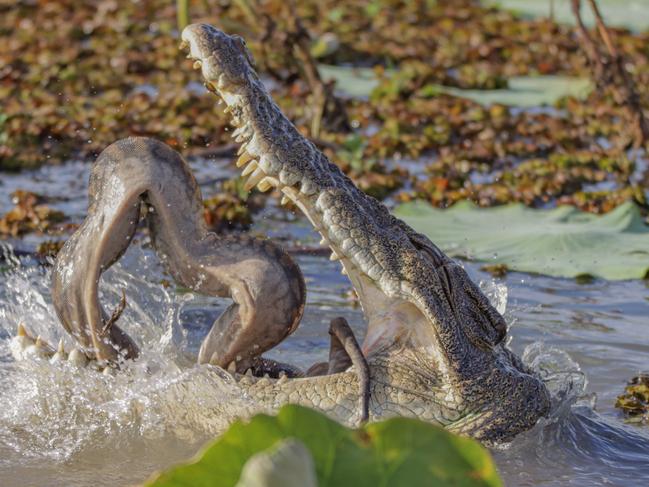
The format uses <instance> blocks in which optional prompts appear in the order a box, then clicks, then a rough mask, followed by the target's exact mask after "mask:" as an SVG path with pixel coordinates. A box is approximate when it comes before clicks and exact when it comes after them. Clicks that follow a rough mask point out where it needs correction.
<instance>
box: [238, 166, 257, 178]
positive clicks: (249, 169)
mask: <svg viewBox="0 0 649 487" xmlns="http://www.w3.org/2000/svg"><path fill="white" fill-rule="evenodd" d="M258 167H259V166H257V163H256V162H252V163H250V164H248V165H247V166H246V168H245V169H244V170H243V171H241V176H242V177H246V176H247V175H248V174H250V173H252V172H253V171H255V170H256V169H257V168H258Z"/></svg>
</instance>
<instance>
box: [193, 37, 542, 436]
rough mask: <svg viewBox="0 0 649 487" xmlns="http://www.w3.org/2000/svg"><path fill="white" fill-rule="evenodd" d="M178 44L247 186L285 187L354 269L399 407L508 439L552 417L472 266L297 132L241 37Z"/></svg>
mask: <svg viewBox="0 0 649 487" xmlns="http://www.w3.org/2000/svg"><path fill="white" fill-rule="evenodd" d="M181 47H185V48H187V47H188V48H189V56H188V57H190V58H192V59H194V67H195V68H196V69H199V68H200V69H201V71H202V75H203V78H204V80H205V83H206V86H207V87H208V89H209V90H210V91H212V92H214V93H215V94H216V95H217V97H218V98H219V100H220V102H224V103H225V105H226V107H225V112H226V113H227V114H229V116H230V122H231V124H232V125H234V126H235V127H237V128H236V130H235V131H234V133H233V137H234V139H235V141H236V142H238V143H239V144H241V146H240V149H239V159H238V161H237V166H238V167H240V168H243V175H244V176H249V178H248V180H247V182H246V184H245V187H246V188H247V189H252V188H253V187H255V186H256V187H258V188H259V189H260V190H261V191H266V190H268V189H270V188H276V189H277V190H278V191H280V192H281V193H283V195H284V200H287V199H288V200H291V201H292V202H293V203H294V204H295V205H297V206H298V207H299V208H300V209H301V211H302V212H303V213H304V214H305V215H306V217H307V218H308V219H309V220H310V222H311V224H312V225H313V227H314V228H315V230H316V231H318V232H319V233H320V234H321V236H322V243H323V244H325V245H327V246H329V248H330V249H331V252H332V254H331V259H332V260H336V261H339V262H340V264H341V265H342V270H343V273H344V274H347V275H348V276H349V279H350V281H351V283H352V285H353V286H354V288H355V290H356V292H357V294H358V296H359V299H360V302H361V306H362V309H363V312H364V315H365V317H366V320H367V325H368V330H367V335H366V337H365V341H364V344H363V349H364V352H365V354H366V356H367V358H368V361H369V362H370V365H371V373H372V380H373V381H374V382H376V383H381V384H383V385H385V387H386V388H387V389H386V390H389V391H391V394H392V396H393V397H399V394H402V397H405V396H403V395H404V394H405V395H407V396H408V399H407V401H408V402H409V403H408V404H401V405H399V407H401V409H399V411H400V412H403V411H404V407H405V410H410V411H422V410H426V411H428V412H429V413H430V414H427V415H426V414H424V415H423V416H428V417H430V418H434V419H435V420H436V421H438V422H440V423H442V424H445V425H446V426H449V427H452V428H455V429H457V430H459V431H464V432H469V433H471V434H473V435H474V436H479V437H483V438H489V439H503V438H509V437H511V436H512V435H513V434H515V433H517V432H519V431H522V430H525V429H527V428H529V427H531V426H532V425H533V424H534V423H535V422H536V421H537V419H538V418H539V417H540V416H542V415H544V414H545V413H547V411H548V408H549V398H548V393H547V390H546V389H545V386H544V385H543V384H542V382H541V381H540V380H539V379H538V378H537V377H535V376H534V375H533V374H532V373H531V372H530V371H529V370H528V369H527V368H526V367H525V366H524V365H523V364H522V363H521V361H520V360H519V359H518V358H517V357H516V356H515V355H514V354H513V353H511V352H510V351H509V350H508V349H507V348H506V347H505V346H504V344H503V339H504V337H505V336H506V331H507V328H506V324H505V322H504V320H503V318H502V316H501V315H500V314H499V313H498V312H497V311H496V310H495V309H494V308H493V307H492V305H491V304H490V303H489V301H488V300H487V298H486V297H485V296H484V295H483V294H482V292H481V291H480V289H479V288H478V287H477V286H476V285H475V284H474V283H473V282H472V281H471V279H470V278H469V277H468V276H467V274H466V272H465V271H464V270H463V268H462V267H461V266H459V265H458V264H457V263H456V262H454V261H453V260H451V259H449V258H448V257H447V256H446V255H445V254H444V253H443V252H442V251H441V250H440V249H438V248H437V247H436V246H435V245H434V244H433V243H432V242H431V241H430V240H429V239H428V238H426V237H425V236H423V235H420V234H418V233H416V232H415V231H414V230H412V229H411V228H410V227H408V225H406V224H405V223H404V222H402V221H400V220H398V219H396V218H395V217H393V216H392V215H391V214H390V213H389V212H388V210H387V209H386V208H385V206H383V205H382V204H381V203H380V202H378V201H376V200H375V199H373V198H371V197H369V196H367V195H365V194H364V193H362V192H361V191H360V190H358V189H357V188H356V187H355V185H354V184H353V183H352V182H351V181H350V180H349V179H348V178H347V177H346V176H345V175H344V174H343V173H342V172H341V171H340V170H339V169H338V167H337V166H336V165H334V164H332V163H331V162H330V161H329V160H328V159H327V158H326V156H325V155H324V154H322V153H321V152H320V151H319V150H318V149H317V148H316V147H315V145H314V144H313V143H312V142H311V141H309V140H308V139H306V138H305V137H304V136H302V135H301V134H300V133H299V132H298V130H297V129H296V128H295V126H294V125H293V124H292V123H291V122H290V121H289V120H288V119H287V118H286V117H285V116H284V115H283V114H282V112H281V111H280V109H279V108H278V107H277V105H276V104H275V103H274V102H273V100H272V99H271V97H270V95H269V93H268V92H267V90H266V89H265V87H264V85H263V84H262V82H261V81H260V78H259V76H258V75H257V74H256V72H255V70H254V62H253V60H252V56H251V55H250V53H249V52H248V50H247V49H246V46H245V43H244V41H243V40H242V39H241V38H240V37H238V36H229V35H227V34H225V33H223V32H221V31H219V30H218V29H216V28H214V27H212V26H209V25H205V24H194V25H190V26H188V27H186V28H185V29H184V31H183V33H182V44H181ZM396 370H399V371H400V372H398V373H397V372H395V371H396ZM376 400H378V399H376ZM404 401H405V399H404ZM374 409H376V408H374ZM378 409H381V408H380V407H379V408H378ZM384 409H385V410H386V411H388V410H390V407H388V406H385V405H384ZM394 411H396V410H394ZM419 415H420V416H422V414H419Z"/></svg>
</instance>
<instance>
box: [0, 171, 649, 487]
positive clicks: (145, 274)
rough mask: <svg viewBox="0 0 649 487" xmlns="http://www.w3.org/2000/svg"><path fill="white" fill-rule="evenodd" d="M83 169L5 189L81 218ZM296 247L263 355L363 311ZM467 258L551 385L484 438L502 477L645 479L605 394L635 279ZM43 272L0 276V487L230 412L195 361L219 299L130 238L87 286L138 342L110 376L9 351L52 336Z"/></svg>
mask: <svg viewBox="0 0 649 487" xmlns="http://www.w3.org/2000/svg"><path fill="white" fill-rule="evenodd" d="M210 164H213V163H210ZM194 166H195V169H197V170H198V173H199V181H204V182H206V183H209V182H210V181H209V180H208V179H207V174H208V173H209V174H210V177H213V176H214V166H212V172H209V171H203V172H201V171H202V170H203V168H204V167H207V165H204V164H203V163H202V162H200V161H199V162H197V163H195V164H194ZM219 167H221V166H219ZM86 169H87V166H83V165H76V166H74V165H73V166H67V167H66V168H65V170H66V171H68V172H69V175H70V178H69V179H68V180H69V181H70V182H72V183H73V184H74V187H73V189H70V188H69V187H67V186H66V187H65V188H62V187H61V184H62V183H61V182H60V181H59V180H58V179H57V180H56V181H55V180H47V171H48V170H44V172H43V171H39V173H38V174H37V176H38V177H39V178H40V182H39V179H33V178H31V177H30V175H21V176H15V177H16V178H18V177H20V178H24V179H23V181H24V182H25V184H22V185H21V186H20V187H27V186H28V184H29V183H30V181H32V182H31V184H41V188H42V189H45V190H47V191H49V194H50V195H51V196H57V191H58V195H60V194H65V195H66V198H65V200H63V199H59V200H57V201H55V202H54V203H53V205H54V206H56V205H67V207H66V209H67V211H68V213H69V214H72V215H75V217H78V218H81V217H82V215H83V211H84V209H85V182H82V181H84V178H80V177H79V172H81V171H86ZM221 169H222V168H221ZM223 170H224V169H223ZM66 174H68V173H67V172H66ZM74 174H76V176H73V175H74ZM201 174H205V175H206V177H205V179H201V177H202V176H201ZM34 181H36V182H34ZM4 183H5V184H4V185H2V186H0V205H2V204H6V201H7V196H6V195H7V194H8V192H9V188H10V187H11V188H16V187H17V186H16V184H17V182H16V181H12V180H9V179H7V178H4ZM28 189H29V188H28ZM33 189H39V188H38V187H36V188H33ZM2 211H4V209H3V210H2ZM270 215H272V209H271V211H270V212H269V213H267V214H266V215H265V216H266V217H267V218H261V219H260V220H259V223H258V224H256V228H255V230H256V231H259V232H267V233H271V234H273V235H283V236H289V237H292V238H293V239H297V240H299V241H301V242H306V241H309V242H311V241H314V240H315V238H316V236H315V235H314V234H313V233H312V232H311V231H310V230H309V227H308V225H306V224H305V223H304V222H303V221H302V220H297V221H295V222H293V223H286V222H284V223H282V224H281V225H279V224H278V222H277V221H275V220H272V219H271V217H270ZM271 230H272V231H271ZM31 243H32V242H31V241H30V240H27V241H23V242H20V244H21V245H27V246H29V245H31ZM298 261H299V263H300V266H301V267H302V269H303V271H304V274H305V278H306V280H307V286H308V289H309V297H308V306H307V311H306V314H305V317H304V320H303V322H302V324H301V326H300V328H299V329H298V330H297V331H296V333H295V334H294V335H292V336H291V337H289V338H288V339H287V340H286V341H285V342H284V343H282V344H281V346H280V347H278V348H277V349H276V350H274V351H273V353H272V356H273V357H274V358H277V359H279V360H283V361H289V362H292V363H295V364H296V365H300V366H303V367H306V366H308V365H310V364H312V363H313V362H316V361H320V360H324V359H326V357H327V353H328V347H329V337H328V335H327V331H326V330H327V325H328V323H329V320H330V319H331V318H332V317H335V316H340V315H342V316H345V317H346V318H347V319H348V321H349V322H350V324H351V325H352V327H353V328H354V330H355V332H356V333H357V335H358V336H359V337H362V336H363V333H364V325H363V320H362V315H361V312H360V310H359V309H358V308H357V307H356V306H355V303H354V302H353V300H351V299H350V298H349V297H348V292H349V290H350V286H349V284H348V282H347V280H346V278H345V277H344V276H342V275H341V274H340V273H339V269H338V266H339V264H337V263H334V262H330V261H328V259H326V258H325V257H315V256H300V257H298ZM466 267H467V269H468V270H469V272H470V273H471V274H472V275H473V277H475V278H476V280H478V281H480V282H481V283H482V285H483V288H484V290H485V291H486V292H487V294H488V295H490V296H491V297H492V299H493V301H494V302H495V303H496V304H497V305H498V307H499V308H500V309H501V310H504V311H505V317H506V318H507V321H508V322H509V323H510V324H511V330H510V335H511V347H512V348H513V349H514V350H515V351H516V352H517V353H519V354H521V355H523V356H524V358H525V360H526V361H527V362H528V363H530V364H532V365H533V366H534V367H536V368H537V370H540V371H541V372H542V373H543V374H544V375H545V377H546V380H547V383H548V385H549V387H550V388H551V389H552V391H553V394H554V397H555V408H554V410H553V413H552V415H551V417H550V418H548V419H546V420H544V421H543V424H540V425H538V426H537V427H536V428H534V429H533V430H532V431H530V432H528V433H526V434H524V435H521V436H519V437H518V438H517V439H516V440H515V441H514V442H513V444H511V445H508V446H507V447H503V448H501V449H497V450H495V451H494V457H495V460H496V462H497V464H498V467H499V470H500V472H501V475H502V476H503V478H504V479H505V481H506V482H507V485H511V486H519V485H520V486H528V485H529V486H560V485H561V486H562V485H578V486H588V485H616V486H618V485H619V486H622V485H624V486H629V485H631V486H632V485H646V479H647V478H649V427H646V426H645V427H642V426H632V425H626V424H624V422H623V418H621V417H620V415H619V413H618V412H617V410H615V409H614V407H613V404H614V402H615V397H616V395H618V394H619V393H620V392H622V390H623V388H624V384H625V382H626V380H628V379H629V378H630V377H631V376H633V375H634V374H636V373H637V372H639V371H641V370H646V369H647V368H648V366H647V357H649V335H648V334H647V333H646V329H647V328H646V326H647V324H648V323H647V316H648V315H649V313H648V311H649V288H648V287H647V284H646V283H643V282H640V281H633V282H615V283H613V282H606V281H599V280H596V281H593V282H591V283H587V284H578V283H577V282H575V281H573V280H565V279H555V278H547V277H542V276H528V275H524V274H518V273H512V274H509V275H508V276H507V278H506V280H505V281H504V282H500V281H498V282H496V281H494V280H493V279H492V278H491V277H490V276H488V275H487V274H485V273H482V272H481V271H479V269H478V267H479V266H477V265H474V264H466ZM47 272H48V271H47V270H46V269H44V268H42V267H37V266H33V265H28V261H25V264H24V265H22V266H20V267H18V268H16V269H14V270H12V271H11V272H5V273H3V274H0V478H1V479H2V485H3V486H7V487H12V486H43V485H48V486H58V485H60V486H87V485H91V484H92V485H99V486H121V485H129V484H132V483H136V482H140V481H142V480H144V479H146V478H147V477H148V476H149V475H150V474H151V473H152V472H154V471H156V470H159V469H162V468H165V467H167V466H168V465H170V464H173V463H176V462H178V461H181V460H184V459H187V458H189V457H191V456H192V455H193V454H194V453H195V452H196V451H197V449H198V448H200V446H201V445H202V444H203V443H204V442H205V441H207V440H208V439H209V438H211V437H212V436H213V435H214V434H215V433H216V432H218V431H219V430H221V429H222V428H223V427H224V426H225V424H226V423H227V422H228V421H229V420H230V419H231V418H230V417H229V416H228V412H227V411H228V410H229V409H230V408H232V407H246V406H247V405H248V404H249V403H248V402H247V401H248V399H246V398H245V395H243V394H242V393H241V391H240V390H239V389H238V386H237V385H236V384H232V383H230V382H228V381H227V380H221V381H219V380H215V378H214V376H213V375H211V374H210V373H208V372H207V370H206V368H204V367H198V366H196V365H194V360H195V356H196V353H197V350H198V346H199V343H200V340H201V338H202V336H203V335H204V334H205V333H206V332H207V329H208V327H209V326H210V324H211V322H212V321H213V320H214V318H215V317H216V316H217V315H218V314H219V313H220V312H221V311H222V310H223V309H224V307H225V306H226V305H227V302H226V301H223V300H216V299H211V298H210V299H208V298H204V297H200V296H193V295H190V294H185V293H182V292H177V291H176V289H175V288H173V287H170V288H165V287H164V285H163V284H162V283H161V282H162V280H163V279H165V278H166V276H165V275H164V272H163V270H162V269H161V268H160V266H159V264H158V262H157V259H156V258H155V255H154V254H153V253H152V252H151V251H150V249H149V248H148V246H147V244H146V240H143V239H138V241H136V242H135V244H134V245H133V246H132V247H131V249H129V251H128V252H127V254H126V255H125V256H124V258H123V260H122V261H121V262H120V263H119V264H118V265H117V266H115V267H113V268H112V269H110V270H109V271H108V272H107V273H106V274H105V278H104V279H103V282H102V287H101V291H102V302H104V303H106V305H107V307H108V308H109V309H110V308H111V306H112V305H114V304H116V303H117V301H118V300H119V296H120V292H121V289H122V288H126V289H128V293H127V295H128V300H129V301H128V303H129V305H128V307H127V309H126V311H125V313H124V315H123V317H122V318H121V321H120V322H121V323H123V324H125V327H126V328H127V330H128V332H129V333H131V334H132V336H135V337H137V339H138V341H139V343H140V344H141V345H142V349H143V357H142V360H140V361H138V362H137V363H135V364H132V365H131V366H129V367H127V369H126V370H124V371H122V372H121V373H120V374H118V375H116V376H114V377H106V376H103V375H100V374H97V373H96V372H94V371H92V370H88V369H84V370H77V369H73V368H71V367H69V366H66V365H56V366H55V365H50V364H48V363H39V362H24V363H19V364H17V363H15V362H14V361H13V359H11V358H10V354H9V351H8V348H7V344H8V337H9V336H10V334H13V333H14V330H15V326H16V323H17V322H18V321H20V320H23V321H24V322H25V323H26V325H27V326H28V328H29V329H30V330H31V331H32V332H34V333H40V334H42V335H43V336H44V337H46V338H47V340H48V341H50V342H52V343H55V342H56V341H57V340H58V338H59V337H62V336H63V334H62V330H61V328H60V327H59V325H58V323H57V321H56V319H55V317H54V313H53V310H52V307H51V299H50V294H49V290H48V275H47ZM66 343H67V346H68V347H70V346H71V342H70V341H67V342H66Z"/></svg>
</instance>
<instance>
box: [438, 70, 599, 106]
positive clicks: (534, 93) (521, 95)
mask: <svg viewBox="0 0 649 487" xmlns="http://www.w3.org/2000/svg"><path fill="white" fill-rule="evenodd" d="M507 85H508V88H507V89H500V90H462V89H460V88H453V87H448V86H440V89H441V91H443V92H445V93H448V94H450V95H454V96H459V97H462V98H469V99H470V100H473V101H475V102H477V103H480V104H481V105H492V104H494V103H499V104H501V105H509V106H517V107H535V106H539V105H552V104H554V103H555V102H556V101H557V100H559V99H561V98H563V97H564V96H574V97H576V98H585V97H586V96H588V93H590V91H591V90H592V83H591V82H590V81H589V80H588V79H585V78H575V77H571V76H558V75H556V76H555V75H553V76H514V77H512V78H509V79H508V80H507Z"/></svg>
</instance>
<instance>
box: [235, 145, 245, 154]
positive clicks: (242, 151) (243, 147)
mask: <svg viewBox="0 0 649 487" xmlns="http://www.w3.org/2000/svg"><path fill="white" fill-rule="evenodd" d="M244 152H246V145H245V144H244V145H242V146H241V147H239V150H238V151H237V155H238V156H240V155H241V154H243V153H244Z"/></svg>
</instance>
